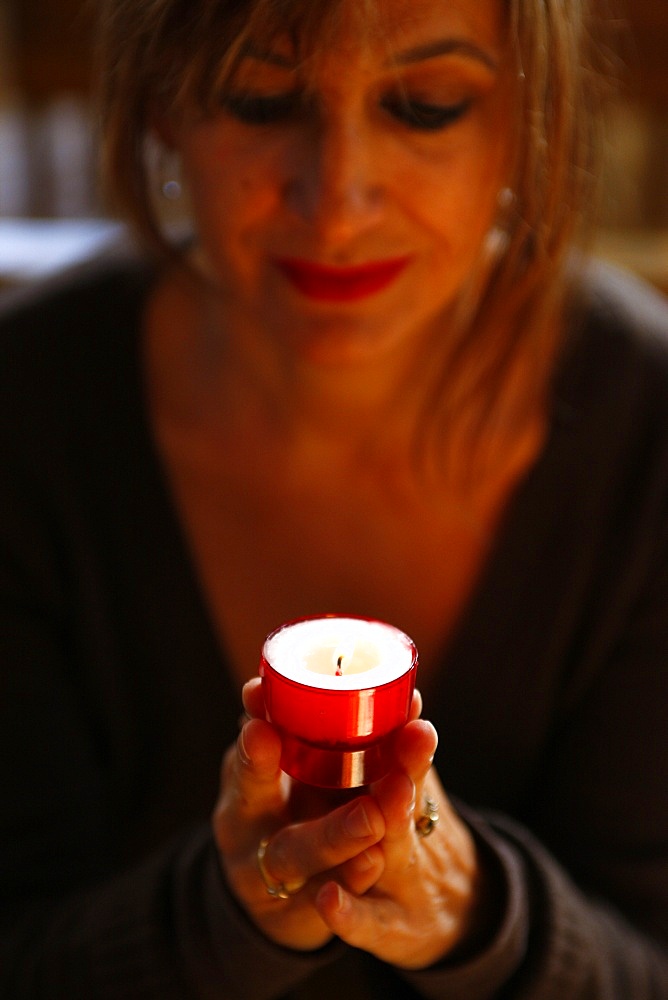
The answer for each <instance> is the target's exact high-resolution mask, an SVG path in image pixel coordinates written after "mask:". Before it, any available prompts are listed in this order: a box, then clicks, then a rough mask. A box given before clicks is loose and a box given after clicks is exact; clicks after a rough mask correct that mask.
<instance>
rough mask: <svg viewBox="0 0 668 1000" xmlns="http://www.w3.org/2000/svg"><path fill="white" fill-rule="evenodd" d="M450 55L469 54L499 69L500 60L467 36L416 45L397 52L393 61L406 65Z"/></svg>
mask: <svg viewBox="0 0 668 1000" xmlns="http://www.w3.org/2000/svg"><path fill="white" fill-rule="evenodd" d="M450 55H463V56H467V57H469V58H471V59H477V61H478V62H481V63H482V64H483V65H484V66H486V67H487V68H488V69H491V70H494V71H497V70H498V69H499V64H498V62H497V61H496V59H494V57H493V56H492V55H490V53H489V52H487V51H486V50H485V49H483V48H481V47H480V46H479V45H476V44H475V42H470V41H468V39H466V38H439V39H436V40H435V41H433V42H425V43H424V44H423V45H416V46H414V47H413V48H410V49H405V50H404V51H403V52H399V53H397V54H396V55H395V56H393V59H392V61H393V62H394V63H395V64H398V65H399V66H405V65H407V64H409V63H416V62H423V61H425V60H427V59H435V58H437V57H438V56H450Z"/></svg>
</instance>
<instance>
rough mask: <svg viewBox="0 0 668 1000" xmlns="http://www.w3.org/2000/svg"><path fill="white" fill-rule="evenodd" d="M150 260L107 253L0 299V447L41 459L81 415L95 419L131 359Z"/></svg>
mask: <svg viewBox="0 0 668 1000" xmlns="http://www.w3.org/2000/svg"><path fill="white" fill-rule="evenodd" d="M152 276H153V267H152V266H151V265H150V264H148V263H147V262H146V261H143V260H141V259H140V258H138V257H137V256H136V255H134V254H132V253H127V254H126V253H125V252H123V253H120V252H118V253H113V254H111V255H105V257H104V258H100V259H97V260H94V261H91V262H88V263H87V264H85V265H83V266H81V267H79V268H77V269H75V270H72V271H70V272H68V273H65V274H62V275H60V276H58V277H57V278H54V279H51V280H49V281H48V282H45V283H43V284H40V285H36V286H30V287H26V288H22V289H20V290H18V291H17V292H15V293H14V292H11V293H8V294H5V295H3V297H2V298H0V445H1V447H2V452H3V454H4V455H5V457H7V456H9V455H11V454H15V455H17V456H22V457H23V460H25V461H27V460H28V458H27V457H26V456H28V457H30V458H33V459H35V458H36V456H37V454H38V453H39V455H41V456H42V457H43V459H44V462H45V463H46V464H47V465H49V464H51V463H52V462H55V461H56V460H57V459H56V458H55V457H54V455H55V452H57V451H58V450H59V448H60V446H62V445H63V442H65V441H66V440H67V439H68V438H69V439H71V438H72V437H73V436H74V435H75V433H80V431H78V428H80V427H81V424H82V422H83V421H85V420H88V419H90V420H95V421H97V422H98V423H99V420H100V417H101V415H102V413H101V411H102V408H103V407H104V408H105V409H106V410H107V412H108V413H111V412H113V410H111V409H110V407H111V406H113V405H114V393H116V401H117V402H120V401H121V399H122V397H123V393H124V392H127V391H129V390H127V389H124V388H123V386H124V384H126V383H127V382H128V375H129V374H130V373H132V372H133V369H134V366H136V363H137V356H138V343H139V326H140V317H141V314H142V311H143V305H144V302H145V299H146V296H147V294H148V290H149V288H150V286H151V282H152Z"/></svg>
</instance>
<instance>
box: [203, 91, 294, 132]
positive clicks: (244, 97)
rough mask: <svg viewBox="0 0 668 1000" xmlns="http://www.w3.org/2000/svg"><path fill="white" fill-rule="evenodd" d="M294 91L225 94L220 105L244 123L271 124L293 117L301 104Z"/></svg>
mask: <svg viewBox="0 0 668 1000" xmlns="http://www.w3.org/2000/svg"><path fill="white" fill-rule="evenodd" d="M301 103H302V102H301V97H300V95H299V94H298V93H296V92H292V91H290V92H287V93H285V94H275V95H274V94H272V95H265V96H259V95H255V94H252V93H246V92H244V91H242V92H240V93H236V94H235V93H232V94H226V95H225V97H224V98H223V101H222V106H223V108H224V110H225V111H227V112H228V114H231V115H232V116H233V117H234V118H237V119H238V120H239V121H241V122H244V123H245V124H246V125H273V124H277V123H279V122H284V121H288V120H290V119H292V118H294V117H295V115H296V114H297V112H298V110H299V107H300V105H301Z"/></svg>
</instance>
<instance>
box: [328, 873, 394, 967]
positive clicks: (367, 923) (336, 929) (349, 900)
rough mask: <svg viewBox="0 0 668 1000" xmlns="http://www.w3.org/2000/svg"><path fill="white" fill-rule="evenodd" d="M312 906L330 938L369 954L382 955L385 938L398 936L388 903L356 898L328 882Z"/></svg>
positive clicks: (392, 908)
mask: <svg viewBox="0 0 668 1000" xmlns="http://www.w3.org/2000/svg"><path fill="white" fill-rule="evenodd" d="M314 906H315V908H316V910H317V912H318V914H319V915H320V918H321V919H322V921H323V922H324V924H325V925H326V926H327V927H328V928H329V929H330V930H331V931H332V933H333V934H335V935H336V936H337V937H339V938H340V939H341V940H342V941H345V942H346V943H347V944H349V945H351V946H352V947H354V948H360V949H363V950H364V951H368V952H371V954H376V953H378V952H380V953H382V952H383V950H384V946H385V941H384V937H385V935H388V934H392V935H395V934H396V933H397V932H396V924H397V918H398V912H397V907H396V905H395V904H394V903H393V901H392V900H391V899H381V900H378V899H373V900H370V899H369V898H368V897H358V896H355V895H354V894H353V893H350V892H348V891H346V889H344V888H343V887H342V886H341V885H339V884H338V883H337V882H334V881H329V882H326V883H325V884H324V885H323V886H321V887H320V889H319V890H318V892H317V894H316V896H315V899H314Z"/></svg>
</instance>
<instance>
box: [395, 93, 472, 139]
mask: <svg viewBox="0 0 668 1000" xmlns="http://www.w3.org/2000/svg"><path fill="white" fill-rule="evenodd" d="M470 106H471V101H470V100H468V99H467V100H464V101H460V102H459V103H457V104H430V103H429V102H428V101H416V100H411V99H409V98H408V97H403V96H402V97H397V98H395V97H393V98H387V99H386V100H384V101H383V108H384V109H385V111H387V112H388V113H389V114H391V115H392V117H393V118H396V119H397V121H399V122H401V123H402V124H403V125H407V126H408V128H411V129H415V130H416V131H423V132H438V131H439V130H440V129H443V128H447V127H448V126H449V125H453V124H454V123H455V122H456V121H458V120H459V119H460V118H463V117H464V115H465V114H466V113H467V111H468V110H469V108H470Z"/></svg>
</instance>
